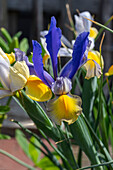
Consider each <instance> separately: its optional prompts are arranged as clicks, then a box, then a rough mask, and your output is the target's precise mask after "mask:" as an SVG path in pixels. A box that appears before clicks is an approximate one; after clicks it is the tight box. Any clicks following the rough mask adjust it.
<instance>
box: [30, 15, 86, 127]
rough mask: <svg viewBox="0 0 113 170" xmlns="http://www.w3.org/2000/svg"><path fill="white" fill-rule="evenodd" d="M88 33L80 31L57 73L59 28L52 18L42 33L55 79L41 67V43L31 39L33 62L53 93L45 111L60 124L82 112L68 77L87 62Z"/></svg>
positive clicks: (71, 119)
mask: <svg viewBox="0 0 113 170" xmlns="http://www.w3.org/2000/svg"><path fill="white" fill-rule="evenodd" d="M88 35H89V32H83V33H81V34H80V35H79V36H78V37H77V39H76V41H75V43H74V46H73V53H72V59H71V60H70V61H69V62H68V63H67V64H66V65H65V66H64V67H63V68H62V70H61V72H60V74H59V76H58V70H57V68H58V67H57V65H58V63H57V54H58V51H59V49H60V47H61V40H60V39H61V36H62V34H61V30H60V28H57V27H56V20H55V18H54V17H52V18H51V24H50V29H49V32H48V34H47V35H46V36H45V38H46V43H47V50H48V52H49V54H50V57H51V61H52V67H53V74H54V78H53V77H52V76H51V75H50V74H49V73H48V72H46V71H45V70H44V69H43V61H42V56H41V53H42V49H41V45H40V44H39V43H38V42H37V41H35V40H33V41H32V43H33V58H32V60H33V63H34V69H35V72H36V74H37V76H38V77H39V78H40V79H41V80H42V82H43V83H44V84H46V85H47V86H48V87H49V88H50V89H51V90H52V92H53V93H54V96H55V97H54V98H53V99H51V100H50V101H49V102H48V104H47V111H48V112H47V113H48V115H49V116H50V117H51V119H52V120H53V121H55V123H57V124H61V122H62V121H66V122H68V124H71V123H73V122H74V121H76V120H77V118H78V115H80V113H81V112H82V108H81V99H80V97H79V96H76V95H71V94H70V90H71V88H72V83H71V79H72V78H73V76H74V75H75V73H76V72H77V70H78V69H79V68H80V66H81V65H83V64H84V63H85V62H86V61H87V56H86V54H85V52H86V51H87V46H88V43H89V40H88Z"/></svg>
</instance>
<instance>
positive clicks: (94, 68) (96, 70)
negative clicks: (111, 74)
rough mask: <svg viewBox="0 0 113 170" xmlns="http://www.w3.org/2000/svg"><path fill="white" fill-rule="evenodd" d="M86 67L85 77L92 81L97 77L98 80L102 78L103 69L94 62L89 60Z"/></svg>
mask: <svg viewBox="0 0 113 170" xmlns="http://www.w3.org/2000/svg"><path fill="white" fill-rule="evenodd" d="M84 67H85V69H86V71H87V74H86V76H85V78H86V79H90V78H92V77H94V76H97V77H98V78H100V76H101V74H102V72H101V67H100V65H99V64H98V63H96V62H95V61H94V60H88V61H87V63H85V64H84Z"/></svg>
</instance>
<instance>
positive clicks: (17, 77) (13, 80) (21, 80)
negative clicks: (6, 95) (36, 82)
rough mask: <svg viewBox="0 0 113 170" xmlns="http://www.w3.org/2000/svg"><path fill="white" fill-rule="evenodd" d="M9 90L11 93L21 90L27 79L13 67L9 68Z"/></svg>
mask: <svg viewBox="0 0 113 170" xmlns="http://www.w3.org/2000/svg"><path fill="white" fill-rule="evenodd" d="M9 79H10V89H11V91H12V92H15V91H16V90H19V89H23V88H24V86H25V84H26V83H27V79H26V78H25V77H24V76H23V75H22V74H20V73H19V72H18V71H17V70H16V69H15V68H14V67H10V74H9Z"/></svg>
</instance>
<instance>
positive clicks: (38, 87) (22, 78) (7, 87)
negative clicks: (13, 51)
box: [0, 49, 52, 101]
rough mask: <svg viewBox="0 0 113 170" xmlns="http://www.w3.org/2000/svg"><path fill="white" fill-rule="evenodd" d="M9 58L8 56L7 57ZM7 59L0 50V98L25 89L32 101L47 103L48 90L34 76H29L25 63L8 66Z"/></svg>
mask: <svg viewBox="0 0 113 170" xmlns="http://www.w3.org/2000/svg"><path fill="white" fill-rule="evenodd" d="M9 57H10V55H9ZM9 57H7V55H6V54H5V53H4V52H3V51H2V49H0V82H1V84H2V86H3V87H1V88H0V98H3V97H6V96H11V95H14V93H15V92H16V91H17V90H21V89H23V88H24V87H25V88H26V94H27V95H28V96H29V97H31V98H32V99H34V98H35V100H37V101H38V100H40V101H47V100H49V99H50V98H51V97H52V92H51V90H50V88H49V87H48V86H47V85H45V84H44V83H43V82H42V80H40V79H39V78H38V77H36V76H33V75H32V76H31V75H30V73H29V68H28V66H27V65H26V63H25V61H17V62H16V63H15V64H14V65H13V66H10V61H12V60H9Z"/></svg>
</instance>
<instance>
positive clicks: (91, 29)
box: [89, 27, 98, 39]
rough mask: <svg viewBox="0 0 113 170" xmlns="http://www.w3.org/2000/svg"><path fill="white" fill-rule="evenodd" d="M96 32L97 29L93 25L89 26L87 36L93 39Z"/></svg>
mask: <svg viewBox="0 0 113 170" xmlns="http://www.w3.org/2000/svg"><path fill="white" fill-rule="evenodd" d="M97 34H98V30H97V29H96V28H95V27H91V28H90V34H89V36H90V37H92V38H94V39H95V38H96V36H97Z"/></svg>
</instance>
